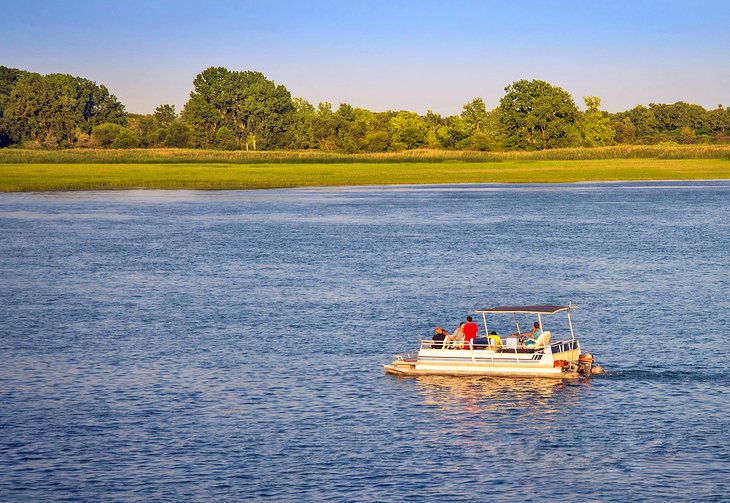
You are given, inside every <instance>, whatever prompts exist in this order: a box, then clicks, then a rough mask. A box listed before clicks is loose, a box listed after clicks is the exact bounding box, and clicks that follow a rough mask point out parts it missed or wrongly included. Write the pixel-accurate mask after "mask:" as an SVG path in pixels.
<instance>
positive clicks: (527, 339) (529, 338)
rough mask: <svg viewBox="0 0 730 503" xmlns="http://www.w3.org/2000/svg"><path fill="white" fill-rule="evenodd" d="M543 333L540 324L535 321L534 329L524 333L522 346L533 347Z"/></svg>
mask: <svg viewBox="0 0 730 503" xmlns="http://www.w3.org/2000/svg"><path fill="white" fill-rule="evenodd" d="M541 335H542V329H541V328H540V324H539V323H538V322H535V323H534V324H533V325H532V331H531V332H530V333H529V334H524V338H523V339H522V347H523V348H530V347H533V346H534V345H535V344H537V339H538V338H539V337H540V336H541Z"/></svg>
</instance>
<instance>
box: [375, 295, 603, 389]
mask: <svg viewBox="0 0 730 503" xmlns="http://www.w3.org/2000/svg"><path fill="white" fill-rule="evenodd" d="M577 307H578V306H572V305H570V304H568V305H567V306H552V305H545V306H507V307H493V308H490V309H478V310H477V311H476V312H477V313H479V314H481V315H482V320H483V321H484V335H483V336H481V337H480V336H479V335H478V336H477V337H478V338H477V339H475V340H476V341H477V342H478V343H476V344H475V343H472V342H471V341H469V342H468V343H463V344H454V343H453V342H447V343H444V342H442V341H434V340H421V343H420V348H419V350H418V352H417V353H416V354H415V355H411V354H410V353H406V354H399V355H395V359H394V360H393V362H392V363H390V364H386V365H384V367H385V372H386V373H388V374H396V375H409V376H410V375H453V376H459V375H482V376H503V377H551V378H558V379H565V378H578V377H586V376H589V375H591V374H592V373H599V372H601V371H602V369H600V367H596V368H592V367H593V357H592V355H591V354H589V353H585V354H583V353H582V352H581V346H580V341H579V340H578V339H576V338H575V334H574V332H573V322H572V320H571V318H570V311H571V309H576V308H577ZM557 313H565V314H566V315H567V319H568V327H567V328H568V330H569V332H570V337H569V338H568V337H567V336H566V337H564V338H561V339H559V340H557V339H558V337H556V336H554V335H553V333H552V332H551V331H549V330H547V327H545V326H544V325H543V317H545V316H548V315H554V314H557ZM487 315H490V317H491V316H492V315H512V317H513V318H514V322H515V325H516V329H517V330H516V332H515V333H513V334H511V335H509V336H507V337H503V338H500V337H495V336H494V335H491V336H490V335H489V334H490V332H489V326H488V324H487ZM518 315H535V316H537V320H538V321H537V323H539V327H540V330H541V335H540V336H539V337H538V338H537V339H536V341H534V344H533V345H531V346H526V345H525V344H524V343H523V342H521V339H522V332H521V331H520V326H519V321H518ZM550 328H552V327H550Z"/></svg>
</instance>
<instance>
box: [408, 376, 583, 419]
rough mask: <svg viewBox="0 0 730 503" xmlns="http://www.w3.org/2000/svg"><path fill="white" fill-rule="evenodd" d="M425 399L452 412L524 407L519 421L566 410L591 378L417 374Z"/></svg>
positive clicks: (441, 409) (493, 412)
mask: <svg viewBox="0 0 730 503" xmlns="http://www.w3.org/2000/svg"><path fill="white" fill-rule="evenodd" d="M415 380H416V382H417V383H418V390H419V392H420V393H421V395H422V397H423V400H424V403H426V404H428V405H436V406H438V409H439V410H440V411H445V412H447V413H449V414H462V413H463V414H476V415H478V414H485V413H492V414H500V413H503V412H505V411H510V412H511V411H512V410H522V414H520V415H519V416H517V418H516V422H517V423H520V422H526V423H530V424H532V423H533V420H534V417H533V416H535V417H537V416H540V417H542V416H543V415H544V414H552V413H558V412H565V411H566V409H568V408H570V407H571V405H573V404H574V403H575V401H576V399H577V395H578V393H580V392H582V391H583V389H582V388H584V387H586V386H590V380H588V381H574V382H568V381H563V380H560V379H511V378H499V377H497V378H492V377H451V376H418V377H415Z"/></svg>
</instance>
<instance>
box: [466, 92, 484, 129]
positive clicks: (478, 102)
mask: <svg viewBox="0 0 730 503" xmlns="http://www.w3.org/2000/svg"><path fill="white" fill-rule="evenodd" d="M461 118H462V120H463V121H464V123H465V124H466V125H467V126H468V127H469V128H471V129H472V130H473V131H474V132H476V133H481V132H482V129H483V128H484V123H485V122H486V121H487V107H486V105H485V104H484V100H482V99H481V98H474V99H473V100H472V101H470V102H469V103H467V104H466V105H464V108H463V109H462V111H461Z"/></svg>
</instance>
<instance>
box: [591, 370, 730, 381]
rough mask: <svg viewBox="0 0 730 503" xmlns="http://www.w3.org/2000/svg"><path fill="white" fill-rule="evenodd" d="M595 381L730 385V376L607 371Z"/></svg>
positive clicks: (670, 372)
mask: <svg viewBox="0 0 730 503" xmlns="http://www.w3.org/2000/svg"><path fill="white" fill-rule="evenodd" d="M593 378H594V379H611V380H618V381H646V382H661V383H667V384H688V383H714V384H730V374H729V373H728V372H723V371H714V372H713V371H710V370H607V371H606V372H605V373H604V374H602V375H598V376H593Z"/></svg>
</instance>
